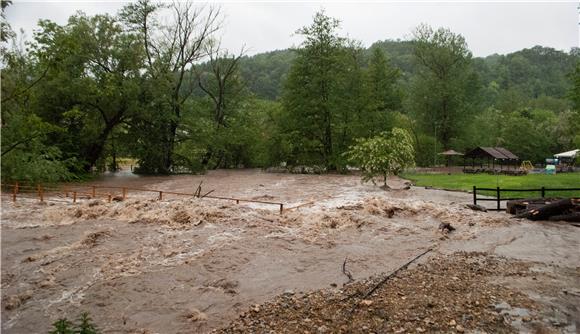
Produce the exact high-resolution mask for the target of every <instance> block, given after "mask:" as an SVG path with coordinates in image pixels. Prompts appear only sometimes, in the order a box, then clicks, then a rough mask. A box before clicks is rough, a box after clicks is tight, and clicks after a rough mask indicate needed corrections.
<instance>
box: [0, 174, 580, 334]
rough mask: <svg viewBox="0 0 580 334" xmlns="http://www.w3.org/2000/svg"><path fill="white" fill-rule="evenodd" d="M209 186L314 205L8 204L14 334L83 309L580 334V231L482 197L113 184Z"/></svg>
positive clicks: (176, 320)
mask: <svg viewBox="0 0 580 334" xmlns="http://www.w3.org/2000/svg"><path fill="white" fill-rule="evenodd" d="M201 180H203V181H204V182H203V188H204V190H205V189H206V190H207V191H209V190H212V189H215V192H214V193H215V194H216V195H222V196H237V197H241V198H254V199H265V200H270V201H275V202H283V203H285V204H286V206H285V207H287V208H288V207H296V206H300V207H299V208H298V209H293V210H292V209H291V210H286V211H285V212H284V213H283V214H282V215H280V214H279V213H278V212H277V209H278V208H277V207H272V206H267V205H257V204H251V205H236V204H235V203H234V202H227V201H218V200H210V199H189V198H187V199H184V198H178V197H175V198H173V197H169V198H167V199H166V200H164V201H157V200H155V199H153V198H152V197H154V196H148V195H146V194H130V196H129V198H128V199H127V200H126V201H124V202H113V203H105V202H104V201H95V200H85V201H82V202H81V203H79V204H75V205H73V204H66V203H62V202H57V203H51V202H48V204H38V203H36V202H32V201H25V200H21V201H18V202H17V203H16V204H13V203H10V202H9V201H3V203H2V223H1V228H2V276H1V278H2V332H5V333H45V332H47V331H48V330H49V328H50V323H52V322H54V321H55V320H56V319H58V318H59V317H63V316H66V317H68V318H76V317H77V316H78V315H79V314H80V312H82V311H88V312H89V313H90V315H91V317H92V318H93V319H94V320H95V322H96V323H97V324H98V326H99V328H100V329H101V330H102V331H103V332H105V333H198V332H209V331H212V330H220V331H225V332H249V331H252V332H271V331H273V332H305V331H308V332H313V333H314V332H328V333H332V332H339V331H342V332H423V331H438V332H448V331H457V332H461V331H465V332H470V331H471V332H474V331H479V332H508V331H523V332H539V333H540V332H541V333H545V332H568V333H576V332H577V331H578V329H580V323H579V322H580V316H579V314H580V310H579V305H580V268H579V263H580V252H578V248H579V245H580V229H579V228H576V227H573V226H570V225H566V224H561V223H554V222H550V223H548V222H528V221H520V220H515V219H511V218H509V217H508V216H507V215H505V214H502V213H483V212H476V211H471V210H469V209H467V208H465V207H464V204H465V203H469V201H470V198H471V197H470V195H469V194H464V193H458V192H445V191H437V190H425V189H421V188H411V189H410V190H393V191H389V192H385V191H383V190H380V189H379V188H378V187H374V186H372V185H371V184H367V185H361V184H360V181H359V179H358V178H357V177H356V176H341V175H325V176H309V175H288V174H266V173H261V172H257V171H216V172H211V173H209V174H208V175H204V176H174V177H168V178H137V177H130V178H123V177H113V178H106V179H104V180H101V181H98V184H100V185H123V186H124V185H130V186H133V187H137V186H138V187H147V188H151V189H161V190H173V191H184V192H193V191H194V190H195V188H196V187H197V185H198V184H199V182H200V181H201ZM401 183H402V182H400V180H393V181H392V182H391V185H393V186H394V187H400V186H401ZM441 223H450V224H451V225H452V226H453V227H455V228H456V230H455V231H452V232H450V233H445V232H441V231H440V230H439V226H440V224H441ZM427 249H432V251H430V252H429V253H427V254H426V255H425V256H423V257H421V258H420V259H419V260H418V261H416V263H414V264H412V265H411V266H410V267H409V268H408V269H406V270H402V271H400V272H399V273H398V274H397V275H396V276H395V277H394V278H391V279H389V280H388V281H387V282H385V284H382V285H381V286H380V287H379V288H377V290H376V291H374V292H373V293H372V294H370V295H368V296H366V292H368V291H369V290H370V289H371V288H372V287H374V286H375V285H376V284H377V282H379V281H380V280H381V279H382V278H383V277H384V275H386V274H388V273H391V272H392V271H394V270H396V269H397V268H399V267H400V266H401V265H403V264H405V263H406V262H407V261H409V260H410V259H412V258H413V257H415V256H416V255H418V254H420V253H422V252H424V251H425V250H427ZM345 259H347V260H346V264H345V268H344V269H345V271H346V272H348V273H350V274H351V275H352V278H353V279H354V282H351V283H349V284H346V283H348V282H349V279H348V278H347V275H345V273H343V264H344V263H345Z"/></svg>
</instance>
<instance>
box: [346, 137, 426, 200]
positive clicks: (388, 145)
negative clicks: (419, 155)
mask: <svg viewBox="0 0 580 334" xmlns="http://www.w3.org/2000/svg"><path fill="white" fill-rule="evenodd" d="M345 156H346V157H347V159H348V160H349V161H350V162H351V163H353V164H354V165H356V166H358V167H360V169H361V171H362V180H363V182H368V181H372V182H373V184H376V183H375V180H374V179H375V177H377V176H382V177H383V187H384V188H385V189H389V186H387V178H388V176H389V175H397V174H398V173H399V172H400V171H402V170H404V169H405V168H408V167H412V166H414V165H415V149H414V147H413V138H412V137H411V135H410V134H409V132H407V131H406V130H403V129H399V128H394V129H393V130H392V131H391V132H390V133H389V132H382V133H381V134H380V135H378V136H376V137H373V138H360V139H357V141H356V144H355V145H353V146H351V147H350V148H349V150H348V151H347V152H346V153H345Z"/></svg>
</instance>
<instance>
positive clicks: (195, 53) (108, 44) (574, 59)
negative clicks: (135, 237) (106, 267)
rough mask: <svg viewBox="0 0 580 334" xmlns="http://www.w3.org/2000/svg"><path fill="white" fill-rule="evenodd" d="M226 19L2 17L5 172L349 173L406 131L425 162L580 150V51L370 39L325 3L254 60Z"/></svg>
mask: <svg viewBox="0 0 580 334" xmlns="http://www.w3.org/2000/svg"><path fill="white" fill-rule="evenodd" d="M7 5H9V2H6V1H3V2H2V8H3V9H4V8H5V7H6V6H7ZM162 16H170V17H171V18H172V19H171V20H168V22H164V21H163V22H162V20H161V19H160V18H161V17H162ZM221 19H222V18H221V15H220V13H219V9H218V8H214V7H197V6H194V5H192V4H190V3H175V4H172V5H166V4H163V3H161V4H159V3H154V2H150V1H147V0H140V1H138V2H135V3H130V4H128V5H127V6H126V7H125V8H123V9H122V10H121V11H120V12H119V13H118V14H117V15H95V16H87V15H85V14H83V13H77V14H75V15H73V16H71V17H70V18H69V20H68V22H67V24H65V25H58V24H55V23H54V22H50V21H40V22H39V29H38V31H36V32H35V35H34V38H33V41H32V42H27V43H22V42H21V41H20V40H19V39H18V38H19V37H18V36H17V34H15V33H13V32H12V30H11V29H10V26H9V25H3V26H2V49H3V52H2V54H3V55H2V57H3V58H2V67H3V68H2V178H3V179H17V180H34V181H36V180H48V181H57V180H63V179H74V178H78V177H82V175H84V174H85V173H87V172H89V171H91V170H94V169H98V170H103V169H105V168H111V169H116V168H117V160H118V158H120V157H124V158H134V159H137V160H138V169H137V171H138V172H141V173H153V174H165V173H171V172H180V171H194V172H195V171H201V170H204V169H213V168H235V167H242V166H243V167H267V166H274V165H277V164H279V163H283V162H284V163H287V164H289V165H310V166H313V165H316V166H319V167H320V168H321V169H327V170H345V169H346V167H347V164H348V163H349V160H348V159H347V157H346V156H345V152H347V151H348V149H349V147H352V145H353V144H355V143H360V142H361V139H363V138H374V137H377V136H379V135H380V136H382V137H384V136H385V134H386V133H390V132H389V131H391V130H392V129H393V128H400V129H404V130H406V132H407V133H409V134H410V137H412V139H413V145H414V150H413V151H414V154H415V157H414V158H415V159H414V160H415V161H416V162H417V163H418V164H419V165H430V164H433V163H436V162H437V161H436V154H435V153H436V152H437V151H442V150H443V149H450V148H453V149H455V150H458V151H461V150H465V149H468V148H470V147H475V146H505V147H506V148H508V149H510V150H512V151H513V152H514V153H516V154H518V155H519V156H520V157H522V158H523V159H527V160H532V161H534V162H538V161H541V160H543V159H544V158H546V157H549V156H550V155H551V154H553V153H555V152H557V151H562V150H567V149H572V148H576V147H577V146H580V116H579V114H580V110H579V109H580V67H579V66H580V65H579V62H578V60H579V56H580V51H579V50H578V49H573V50H571V51H570V52H569V53H567V52H562V51H557V50H554V49H550V48H544V47H539V46H538V47H534V48H531V49H524V50H521V51H518V52H515V53H512V54H508V55H493V56H489V57H486V58H474V57H473V56H472V54H471V52H470V51H469V48H468V45H467V44H466V42H465V40H464V38H463V37H462V36H461V35H459V34H456V33H453V32H451V31H449V30H448V29H444V28H439V29H434V28H431V27H429V26H426V25H422V26H419V27H417V28H416V29H415V30H414V32H413V39H412V40H408V41H383V42H377V43H375V44H374V45H372V46H371V47H370V48H368V49H366V48H364V47H363V46H362V45H361V44H360V43H359V42H357V41H354V40H351V39H349V38H346V37H345V36H344V35H342V34H341V33H340V22H339V21H338V20H336V19H334V18H331V17H328V16H327V15H326V14H325V13H324V12H323V11H322V12H319V13H317V14H316V15H315V16H314V19H313V23H312V24H311V25H309V26H306V27H303V28H300V29H299V30H298V31H297V33H298V34H299V35H301V36H302V37H303V43H302V44H301V45H300V46H299V47H297V48H295V49H291V50H281V51H273V52H269V53H265V54H259V55H255V56H251V57H250V56H246V55H245V54H244V51H243V50H241V51H240V52H237V53H232V52H231V51H229V50H225V49H223V48H222V47H221V46H220V43H219V39H218V38H217V36H218V32H219V31H220V29H221ZM289 33H290V32H289ZM397 131H398V130H397ZM380 140H382V139H380Z"/></svg>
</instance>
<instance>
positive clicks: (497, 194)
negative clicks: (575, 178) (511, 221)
mask: <svg viewBox="0 0 580 334" xmlns="http://www.w3.org/2000/svg"><path fill="white" fill-rule="evenodd" d="M477 191H487V192H494V193H495V198H482V197H477ZM562 191H580V188H546V187H542V188H538V189H501V188H500V187H496V188H478V187H476V186H473V204H475V205H477V201H493V202H496V203H497V207H496V208H493V209H488V210H491V211H503V210H505V208H503V209H502V208H501V202H507V201H512V200H517V199H524V197H506V198H502V197H501V193H502V192H528V193H530V192H533V193H537V194H538V195H540V197H541V198H544V197H546V192H550V193H552V192H555V193H558V192H562Z"/></svg>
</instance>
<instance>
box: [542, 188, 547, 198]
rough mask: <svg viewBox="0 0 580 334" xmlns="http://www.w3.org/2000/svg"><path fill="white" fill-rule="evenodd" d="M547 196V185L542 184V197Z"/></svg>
mask: <svg viewBox="0 0 580 334" xmlns="http://www.w3.org/2000/svg"><path fill="white" fill-rule="evenodd" d="M544 197H546V187H544V186H542V198H544Z"/></svg>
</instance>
